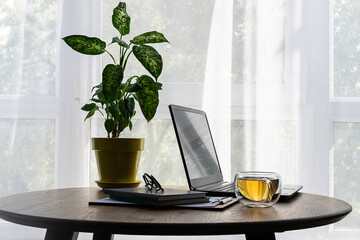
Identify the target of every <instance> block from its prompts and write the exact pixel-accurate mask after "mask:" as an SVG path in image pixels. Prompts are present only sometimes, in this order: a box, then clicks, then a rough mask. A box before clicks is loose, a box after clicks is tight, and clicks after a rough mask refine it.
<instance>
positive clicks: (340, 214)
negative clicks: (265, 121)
mask: <svg viewBox="0 0 360 240" xmlns="http://www.w3.org/2000/svg"><path fill="white" fill-rule="evenodd" d="M103 197H105V195H104V193H103V192H102V191H101V189H99V188H70V189H56V190H48V191H39V192H29V193H22V194H16V195H12V196H7V197H3V198H1V199H0V218H2V219H5V220H7V221H10V222H14V223H18V224H22V225H27V226H32V227H39V228H46V229H47V232H46V236H45V239H46V240H57V239H59V240H60V239H61V240H70V239H71V240H74V239H77V236H78V232H92V233H94V236H93V239H102V240H104V239H105V240H106V239H112V238H113V234H133V235H223V234H245V235H246V239H247V240H270V239H275V232H283V231H288V230H295V229H303V228H311V227H317V226H322V225H326V224H331V223H334V222H337V221H340V220H341V219H342V218H344V217H345V216H346V215H347V214H348V213H350V212H351V210H352V208H351V206H350V205H349V204H348V203H346V202H344V201H341V200H338V199H335V198H330V197H324V196H319V195H312V194H306V193H299V194H298V195H297V196H295V197H294V198H293V199H291V200H290V201H288V202H279V203H277V204H275V205H274V206H273V207H270V208H263V209H259V208H248V207H245V206H243V205H241V204H240V203H238V204H236V205H234V206H231V207H229V208H227V209H225V210H223V211H214V210H191V209H183V208H170V209H159V208H148V207H139V206H98V205H90V206H89V205H88V202H89V201H92V200H96V199H100V198H103Z"/></svg>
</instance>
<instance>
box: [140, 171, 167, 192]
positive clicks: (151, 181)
mask: <svg viewBox="0 0 360 240" xmlns="http://www.w3.org/2000/svg"><path fill="white" fill-rule="evenodd" d="M143 179H144V181H145V187H146V188H147V189H149V190H150V191H156V192H158V191H164V189H163V188H162V187H161V185H160V183H159V182H158V181H157V180H156V178H154V176H153V175H149V174H147V173H144V175H143Z"/></svg>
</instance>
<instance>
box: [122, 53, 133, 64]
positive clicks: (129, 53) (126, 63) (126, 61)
mask: <svg viewBox="0 0 360 240" xmlns="http://www.w3.org/2000/svg"><path fill="white" fill-rule="evenodd" d="M132 51H133V50H131V51H130V52H129V54H128V55H127V56H126V59H125V62H124V64H123V69H125V67H126V64H127V61H128V58H129V57H130V55H131V53H132Z"/></svg>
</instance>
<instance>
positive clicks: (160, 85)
mask: <svg viewBox="0 0 360 240" xmlns="http://www.w3.org/2000/svg"><path fill="white" fill-rule="evenodd" d="M156 89H157V90H162V83H159V82H156Z"/></svg>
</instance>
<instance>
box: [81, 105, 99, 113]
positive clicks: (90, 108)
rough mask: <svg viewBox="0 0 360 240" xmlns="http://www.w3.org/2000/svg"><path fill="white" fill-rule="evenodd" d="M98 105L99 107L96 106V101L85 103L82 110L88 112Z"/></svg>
mask: <svg viewBox="0 0 360 240" xmlns="http://www.w3.org/2000/svg"><path fill="white" fill-rule="evenodd" d="M96 107H97V106H96V104H95V103H90V104H85V105H84V106H83V107H82V108H81V110H83V111H86V112H89V111H91V110H93V109H95V108H96Z"/></svg>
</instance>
